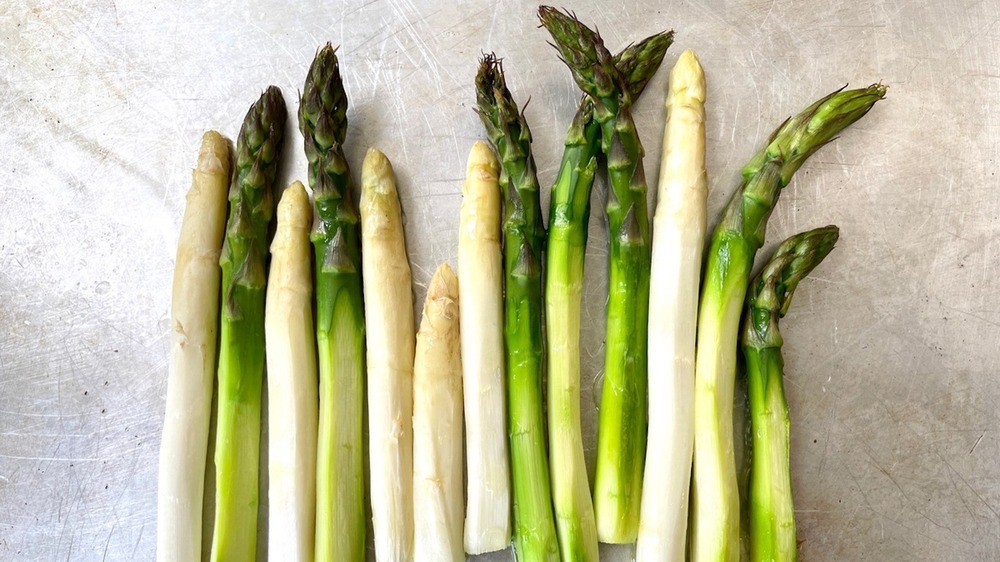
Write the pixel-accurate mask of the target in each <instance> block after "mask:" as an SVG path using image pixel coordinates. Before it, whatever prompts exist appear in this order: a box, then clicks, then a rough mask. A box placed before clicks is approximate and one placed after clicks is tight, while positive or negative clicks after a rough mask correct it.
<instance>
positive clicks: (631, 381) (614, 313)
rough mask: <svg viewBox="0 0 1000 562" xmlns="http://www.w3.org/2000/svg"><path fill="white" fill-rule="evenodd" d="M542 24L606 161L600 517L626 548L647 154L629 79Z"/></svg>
mask: <svg viewBox="0 0 1000 562" xmlns="http://www.w3.org/2000/svg"><path fill="white" fill-rule="evenodd" d="M539 18H540V19H541V21H542V25H543V26H545V28H546V29H547V30H548V31H549V33H550V35H551V36H552V38H553V40H554V41H555V46H556V48H557V49H558V50H559V51H560V54H561V55H562V58H563V60H564V61H565V62H566V64H567V65H568V66H569V67H570V69H571V70H572V71H573V77H574V79H575V80H576V82H577V85H578V86H580V88H581V89H582V90H584V92H585V93H586V94H588V95H589V96H590V98H591V101H592V103H593V104H594V119H595V120H596V121H597V122H598V123H599V124H600V127H601V148H602V151H603V152H604V153H605V155H606V156H607V158H608V175H609V179H610V189H609V191H608V202H607V206H606V212H607V218H608V227H609V230H610V236H609V239H610V244H611V262H610V274H609V296H608V310H607V337H606V339H605V341H606V346H607V350H606V355H605V370H604V389H603V392H602V400H601V414H600V427H599V430H598V444H597V474H596V478H595V482H594V512H595V516H596V521H597V536H598V538H599V539H600V540H601V541H603V542H613V543H627V542H632V541H634V540H635V538H636V535H637V533H638V527H639V506H640V499H641V490H642V469H643V462H644V456H645V451H646V416H647V410H646V408H647V406H646V399H647V396H646V391H647V389H646V332H647V311H648V308H647V307H648V304H649V302H648V301H649V267H650V266H649V262H650V248H649V246H650V245H649V234H650V233H649V219H648V215H647V209H646V179H645V174H644V171H643V167H642V157H643V149H642V145H641V143H640V142H639V137H638V134H637V132H636V128H635V123H634V122H633V120H632V114H631V106H632V97H631V94H630V92H629V90H628V87H627V85H626V82H625V77H624V76H623V75H622V73H621V71H620V70H619V69H618V68H617V67H616V66H615V65H614V60H613V58H612V56H611V53H609V52H608V50H607V49H606V48H605V47H604V44H603V41H602V40H601V38H600V36H598V35H597V34H596V33H595V32H593V31H592V30H590V29H588V28H587V27H586V26H584V25H583V24H582V23H580V21H579V20H577V19H576V18H575V17H574V16H572V15H569V14H565V13H562V12H559V11H557V10H555V9H554V8H551V7H547V6H542V7H541V8H539Z"/></svg>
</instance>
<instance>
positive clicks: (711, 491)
mask: <svg viewBox="0 0 1000 562" xmlns="http://www.w3.org/2000/svg"><path fill="white" fill-rule="evenodd" d="M885 90H886V89H885V87H884V86H882V85H880V84H876V85H872V86H869V87H868V88H864V89H860V90H843V91H836V92H833V93H832V94H830V95H828V96H825V97H823V98H822V99H820V100H819V101H817V102H816V103H814V104H812V105H810V106H809V107H808V108H806V109H805V110H804V111H803V112H802V113H799V114H798V115H796V116H795V117H792V118H790V119H788V120H787V121H785V123H784V124H782V125H781V126H780V127H778V129H777V130H776V131H775V132H774V133H773V134H772V135H771V138H770V140H769V141H768V144H767V146H766V147H765V148H764V149H763V150H761V151H760V152H759V153H757V155H755V156H754V157H753V158H752V159H751V160H750V163H749V164H747V166H746V167H745V168H743V182H742V183H741V185H740V186H739V188H738V189H737V190H736V192H735V193H734V194H733V196H732V198H731V199H730V200H729V204H728V205H727V206H726V209H725V210H724V211H723V214H722V220H721V221H720V223H719V225H718V226H717V227H716V229H715V232H714V233H713V235H712V241H711V245H710V247H709V253H708V259H707V262H706V266H705V275H704V282H703V285H702V291H701V304H700V307H699V310H698V350H697V355H696V359H695V404H694V412H695V440H694V467H693V476H692V487H691V489H692V503H691V509H692V513H691V517H690V520H691V526H692V529H691V533H690V534H691V545H690V548H691V559H692V560H693V561H694V562H702V561H705V562H708V561H718V560H737V559H738V557H739V496H738V493H737V490H736V461H735V458H734V453H733V447H734V443H733V387H734V383H735V379H736V347H737V341H736V338H737V333H738V331H739V320H740V312H741V311H742V308H743V298H744V297H745V296H746V287H747V281H748V279H749V277H750V270H751V267H752V266H753V259H754V255H755V254H756V253H757V250H758V249H759V248H760V247H761V245H762V244H763V243H764V233H765V229H766V227H767V219H768V217H769V216H770V214H771V211H772V210H773V209H774V205H775V204H776V203H777V201H778V195H779V194H780V193H781V189H782V188H783V187H785V186H786V185H788V182H789V181H791V179H792V175H793V174H794V173H795V172H796V170H798V169H799V167H801V166H802V164H803V163H804V162H805V161H806V159H807V158H809V156H811V155H812V154H813V153H814V152H816V151H817V150H819V148H820V147H822V146H823V145H824V144H826V143H827V142H829V141H830V139H832V138H833V137H834V136H835V135H837V133H839V132H840V131H842V130H844V128H846V127H847V126H848V125H850V124H851V123H853V122H855V121H857V120H858V119H860V118H861V117H863V116H864V115H865V113H867V112H868V110H869V109H871V108H872V106H873V105H874V104H875V103H876V102H878V101H879V100H880V99H882V98H883V97H884V96H885Z"/></svg>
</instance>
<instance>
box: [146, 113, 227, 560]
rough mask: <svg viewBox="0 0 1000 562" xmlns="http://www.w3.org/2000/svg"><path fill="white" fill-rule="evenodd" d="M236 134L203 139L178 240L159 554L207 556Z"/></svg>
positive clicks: (167, 556) (168, 557) (166, 556)
mask: <svg viewBox="0 0 1000 562" xmlns="http://www.w3.org/2000/svg"><path fill="white" fill-rule="evenodd" d="M229 177H230V155H229V141H228V140H227V139H226V138H225V137H223V136H222V135H220V134H219V133H217V132H215V131H208V132H206V133H205V135H204V136H203V137H202V139H201V150H200V151H199V152H198V165H197V167H196V168H195V169H194V172H193V173H192V182H191V189H190V191H188V194H187V205H186V206H185V208H184V221H183V222H182V223H181V234H180V240H179V241H178V243H177V261H176V264H175V266H174V285H173V295H172V301H173V302H172V303H171V316H172V318H173V324H174V326H173V327H174V329H173V331H172V332H171V333H170V372H169V375H168V377H167V404H166V413H165V415H164V419H163V439H162V441H161V443H160V467H159V470H160V476H159V478H160V482H159V492H158V495H157V502H156V504H157V515H156V522H157V523H156V524H157V533H156V559H157V560H158V561H159V562H181V561H185V560H197V559H199V558H201V527H202V525H201V524H202V521H201V509H202V496H203V494H204V491H205V462H206V456H207V454H208V430H209V425H210V423H211V412H212V381H213V380H214V378H215V346H216V335H217V333H218V326H219V249H220V248H221V247H222V236H223V230H224V228H225V225H226V192H227V191H228V189H229Z"/></svg>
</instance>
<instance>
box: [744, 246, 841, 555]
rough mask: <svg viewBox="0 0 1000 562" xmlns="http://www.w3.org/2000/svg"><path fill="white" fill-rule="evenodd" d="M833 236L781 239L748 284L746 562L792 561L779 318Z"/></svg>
mask: <svg viewBox="0 0 1000 562" xmlns="http://www.w3.org/2000/svg"><path fill="white" fill-rule="evenodd" d="M838 235H839V231H838V230H837V227H836V226H827V227H823V228H817V229H815V230H810V231H808V232H803V233H801V234H796V235H795V236H792V237H791V238H789V239H788V240H785V241H784V242H782V243H781V245H780V246H778V249H777V250H776V251H775V252H774V255H773V256H772V257H771V259H770V261H768V262H767V265H765V266H764V269H763V270H761V272H760V274H758V275H757V277H756V278H755V279H754V280H753V282H751V283H750V288H749V292H748V294H747V301H746V312H745V313H744V316H743V332H742V338H741V343H742V347H743V357H744V358H745V359H746V376H747V387H748V394H749V398H750V416H751V420H752V421H751V425H752V430H751V434H752V435H753V460H752V461H751V469H750V503H751V507H750V509H751V512H750V513H751V515H750V553H751V554H750V559H751V560H754V561H760V562H764V561H768V562H770V561H775V562H794V561H795V560H796V559H797V549H798V543H797V541H796V539H795V512H794V510H793V507H792V475H791V472H790V470H789V464H788V452H789V447H788V436H789V419H788V402H787V401H786V400H785V388H784V380H783V379H784V362H783V361H782V358H781V345H782V343H783V340H782V337H781V332H779V331H778V319H779V318H781V317H783V316H784V315H785V313H787V312H788V306H789V305H790V304H791V301H792V293H793V292H794V291H795V287H796V285H798V283H799V281H801V280H802V279H803V278H804V277H805V276H806V275H809V272H810V271H812V270H813V269H814V268H815V267H816V266H817V265H819V263H820V262H821V261H823V258H825V257H826V256H827V254H829V253H830V251H831V250H833V246H834V244H836V243H837V237H838Z"/></svg>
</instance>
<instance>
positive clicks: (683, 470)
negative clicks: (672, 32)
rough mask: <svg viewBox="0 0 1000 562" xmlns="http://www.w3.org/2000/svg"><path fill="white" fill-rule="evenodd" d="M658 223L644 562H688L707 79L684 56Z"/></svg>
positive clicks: (676, 78)
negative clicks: (686, 547) (687, 546)
mask: <svg viewBox="0 0 1000 562" xmlns="http://www.w3.org/2000/svg"><path fill="white" fill-rule="evenodd" d="M666 105H667V124H666V128H665V130H664V134H663V164H662V165H661V166H660V184H659V193H658V196H657V205H656V212H655V215H654V217H653V248H652V272H651V276H650V293H649V347H648V349H649V436H648V440H647V444H646V466H645V474H644V477H643V488H642V508H641V514H640V519H639V538H638V543H637V545H636V561H637V562H668V561H669V562H683V561H684V553H685V544H686V539H687V513H688V489H689V486H690V479H691V455H692V452H693V448H694V407H693V403H694V354H695V335H696V324H697V321H698V288H699V283H700V278H701V277H700V276H701V256H702V249H703V247H704V245H705V230H706V221H707V210H706V198H707V195H708V174H707V173H706V171H705V75H704V73H703V71H702V68H701V64H700V63H699V62H698V58H697V57H696V56H695V54H694V53H693V52H692V51H690V50H687V51H684V52H683V53H681V56H680V58H679V59H678V60H677V64H676V65H675V66H674V68H673V70H672V71H671V73H670V86H669V89H668V91H667V102H666Z"/></svg>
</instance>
